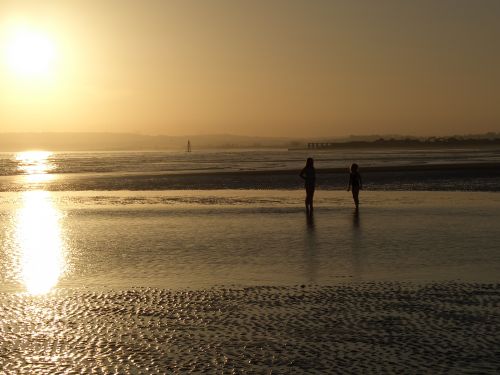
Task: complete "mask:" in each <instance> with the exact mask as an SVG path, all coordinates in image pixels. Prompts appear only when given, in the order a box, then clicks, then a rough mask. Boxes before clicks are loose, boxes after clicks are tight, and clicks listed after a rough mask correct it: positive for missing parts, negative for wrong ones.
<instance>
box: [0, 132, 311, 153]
mask: <svg viewBox="0 0 500 375" xmlns="http://www.w3.org/2000/svg"><path fill="white" fill-rule="evenodd" d="M188 140H190V141H191V146H192V148H193V150H196V149H206V148H271V147H281V148H286V147H288V146H289V144H290V142H291V139H289V138H265V137H245V136H235V135H193V136H175V137H174V136H166V135H158V136H153V135H143V134H127V133H3V134H0V152H1V151H19V150H28V149H45V150H57V151H101V150H102V151H118V150H182V149H185V148H186V145H187V141H188ZM301 144H302V142H301Z"/></svg>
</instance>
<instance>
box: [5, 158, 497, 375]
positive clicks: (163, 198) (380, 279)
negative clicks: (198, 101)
mask: <svg viewBox="0 0 500 375" xmlns="http://www.w3.org/2000/svg"><path fill="white" fill-rule="evenodd" d="M279 155H281V156H280V157H281V158H282V160H281V161H279V162H273V161H272V160H271V157H270V156H267V155H265V154H264V153H259V152H257V153H251V152H249V153H244V155H243V156H242V155H239V154H238V155H237V156H235V155H230V157H231V158H236V159H238V158H244V157H246V156H248V157H249V158H250V159H251V160H253V161H251V166H248V165H247V167H245V168H242V170H225V169H226V167H224V165H222V167H220V168H218V169H217V170H208V171H205V172H201V171H199V167H200V166H199V165H196V163H198V161H196V162H195V161H185V163H187V164H186V165H187V166H188V167H185V168H183V169H182V170H178V171H176V170H170V169H169V168H170V167H168V168H167V167H165V165H166V164H162V163H163V162H165V161H168V160H171V159H174V160H177V159H179V158H189V157H191V156H186V155H184V156H183V155H180V154H167V155H166V156H165V155H163V154H156V153H154V154H149V153H146V154H144V155H142V154H141V156H140V157H141V158H142V159H143V160H150V161H151V160H157V162H158V164H154V165H152V166H151V165H149V164H146V167H145V168H144V169H145V170H144V171H140V170H137V168H138V165H139V164H137V161H135V157H136V156H137V155H136V154H134V153H116V154H111V155H108V154H105V155H104V156H103V155H102V154H99V153H95V154H85V155H83V156H82V155H81V154H79V153H75V154H71V155H69V156H68V155H66V154H64V155H62V156H61V155H55V156H51V154H49V153H45V154H41V156H40V155H39V154H37V155H35V156H36V157H37V158H38V159H36V158H35V159H29V158H28V157H24V156H23V157H22V158H18V159H19V160H17V159H16V160H17V161H13V159H12V156H8V157H6V158H5V159H4V162H3V164H2V165H3V168H4V169H3V176H2V177H0V190H1V191H2V194H1V195H0V225H1V226H2V228H3V230H2V231H0V243H1V248H0V257H1V259H2V262H1V263H0V281H1V284H0V314H1V316H2V319H0V334H1V340H0V368H1V369H2V371H3V372H4V373H7V374H10V373H12V374H14V373H15V374H18V373H19V374H31V373H40V374H59V373H60V374H64V373H102V374H111V373H120V374H122V373H124V374H150V373H160V374H164V373H178V374H184V373H249V374H254V373H273V374H282V373H283V374H287V373H289V374H302V373H304V374H309V373H317V374H325V373H356V374H358V373H408V374H420V373H436V372H438V373H457V374H461V373H463V374H466V373H491V374H493V373H497V372H498V370H499V368H500V361H499V359H498V358H500V356H499V355H498V349H497V348H498V347H500V335H499V334H498V333H497V332H498V331H500V330H499V329H498V328H499V321H500V307H499V304H500V284H499V283H500V279H499V277H498V275H500V254H499V253H498V222H499V221H500V220H499V219H500V196H499V195H498V191H499V189H500V179H499V178H498V176H497V174H498V171H497V169H496V164H495V163H484V161H482V162H481V163H479V162H476V163H472V164H467V163H465V162H464V161H463V160H461V159H460V158H458V159H457V161H456V162H455V163H453V164H448V165H444V164H433V163H424V164H418V163H416V165H414V166H410V165H407V166H404V165H403V166H401V165H397V162H396V161H397V160H398V159H399V157H400V156H401V155H399V154H397V155H391V156H390V158H389V159H390V160H391V162H389V163H388V164H389V165H386V164H387V163H385V162H384V163H381V162H380V161H376V160H375V159H373V160H372V161H371V162H370V161H366V163H367V164H368V165H367V166H366V167H365V169H362V174H363V178H364V182H365V188H366V189H365V190H363V191H362V192H361V194H360V199H361V206H360V209H359V211H356V210H355V209H354V205H353V202H352V197H351V194H350V193H348V192H347V191H345V188H346V186H345V184H346V183H347V181H346V173H345V169H344V168H341V167H338V166H336V165H337V164H336V163H340V162H341V161H342V160H345V158H346V156H345V155H344V156H334V157H331V158H330V159H331V160H330V162H328V161H327V160H326V159H325V164H326V165H325V168H324V169H323V170H318V188H317V190H316V194H315V201H314V202H315V211H314V215H313V216H307V215H306V214H305V212H304V191H303V188H302V186H301V183H300V180H299V179H298V171H296V170H293V169H282V168H283V165H284V164H283V163H285V161H286V158H287V157H288V158H290V160H292V161H293V160H295V158H298V157H299V156H300V155H299V154H293V153H292V154H290V155H288V156H287V155H285V154H279ZM28 156H29V155H28ZM467 156H470V155H469V154H467ZM489 156H492V155H491V154H489ZM29 157H31V156H29ZM221 157H222V156H221V155H219V154H217V155H213V154H211V153H207V154H206V155H204V156H203V157H201V156H197V158H198V160H204V158H207V159H208V160H212V161H213V162H214V163H215V162H216V161H217V160H219V159H220V158H221ZM323 157H324V158H327V156H325V155H323ZM328 157H329V156H328ZM370 157H371V156H370ZM210 158H211V159H210ZM262 158H264V159H265V160H264V161H263V163H260V161H262V160H263V159H262ZM481 158H484V155H482V156H481ZM238 160H239V159H238ZM241 160H242V163H243V159H241ZM66 162H67V164H68V165H69V166H70V167H69V168H70V170H67V171H63V170H61V168H62V167H61V166H62V165H64V164H65V163H66ZM121 162H123V163H124V164H123V165H122V164H120V163H121ZM15 163H17V164H18V167H17V169H14V171H15V173H11V172H9V170H10V169H12V168H11V165H13V164H15ZM134 163H136V164H134ZM210 163H212V162H210ZM266 163H267V164H266ZM290 163H291V162H290ZM328 163H330V164H328ZM167 164H168V163H167ZM72 165H73V166H72ZM124 165H125V167H124ZM158 165H161V166H160V167H159V166H158ZM168 165H170V164H168ZM259 165H261V166H260V167H258V168H254V167H255V166H259ZM9 168H10V169H9ZM71 168H72V169H71ZM252 169H253V170H252Z"/></svg>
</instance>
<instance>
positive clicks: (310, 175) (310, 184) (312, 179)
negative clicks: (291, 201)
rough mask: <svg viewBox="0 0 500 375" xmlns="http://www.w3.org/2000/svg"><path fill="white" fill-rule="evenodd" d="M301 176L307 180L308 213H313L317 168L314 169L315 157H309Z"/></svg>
mask: <svg viewBox="0 0 500 375" xmlns="http://www.w3.org/2000/svg"><path fill="white" fill-rule="evenodd" d="M300 177H302V178H303V179H304V181H305V188H306V213H307V214H308V215H312V213H313V198H314V189H315V188H316V169H314V160H313V158H307V161H306V166H305V167H304V169H302V171H301V172H300Z"/></svg>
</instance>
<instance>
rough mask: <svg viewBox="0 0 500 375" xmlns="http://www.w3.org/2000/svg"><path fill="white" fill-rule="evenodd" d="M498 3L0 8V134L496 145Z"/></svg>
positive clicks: (275, 0)
mask: <svg viewBox="0 0 500 375" xmlns="http://www.w3.org/2000/svg"><path fill="white" fill-rule="evenodd" d="M499 20H500V1H497V0H474V1H470V0H439V1H436V0H419V1H407V0H399V1H396V0H392V1H387V0H378V1H373V0H365V1H361V0H359V1H354V0H345V1H334V0H324V1H323V0H309V1H306V0H301V1H295V0H269V1H264V0H262V1H261V0H255V1H243V0H197V1H194V0H181V1H173V0H170V1H162V0H147V1H135V0H102V1H98V0H85V1H80V0H71V1H69V0H61V1H50V0H47V1H22V0H17V1H5V0H0V53H1V55H0V59H1V60H0V133H1V132H13V131H37V132H38V131H41V132H42V131H43V132H45V131H51V132H52V131H65V132H67V131H69V132H73V131H74V132H77V131H106V132H109V131H111V132H138V133H144V134H166V135H187V134H213V133H219V134H220V133H230V134H241V135H260V136H344V135H349V134H358V135H360V134H389V133H399V134H409V135H444V134H464V133H480V132H486V131H497V132H498V131H500V105H498V103H499V102H500V43H499V37H500V22H499Z"/></svg>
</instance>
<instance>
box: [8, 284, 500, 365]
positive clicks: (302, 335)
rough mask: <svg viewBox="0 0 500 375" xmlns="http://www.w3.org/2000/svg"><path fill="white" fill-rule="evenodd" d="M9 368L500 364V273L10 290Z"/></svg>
mask: <svg viewBox="0 0 500 375" xmlns="http://www.w3.org/2000/svg"><path fill="white" fill-rule="evenodd" d="M0 315H1V316H2V320H1V322H0V335H1V340H0V368H1V369H2V373H12V374H13V373H15V374H35V373H36V374H63V373H102V374H111V373H120V374H154V373H180V374H185V373H218V374H220V373H228V374H230V373H248V374H256V373H258V374H271V373H272V374H302V373H308V374H310V373H313V374H314V373H316V374H327V373H343V374H351V373H352V374H359V373H381V374H387V373H404V374H422V373H453V374H465V373H481V374H494V373H498V371H499V370H500V355H499V351H498V348H500V330H499V329H498V328H499V327H500V284H478V283H430V284H425V283H424V284H413V283H396V282H394V283H371V282H364V283H348V284H341V285H337V286H289V287H250V288H243V289H230V288H229V289H228V288H212V289H208V290H184V291H181V290H178V291H171V290H160V289H149V288H145V289H129V290H124V291H102V292H98V291H85V290H65V291H58V292H53V293H51V294H48V295H45V296H41V297H34V296H29V295H27V294H21V293H2V294H0Z"/></svg>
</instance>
